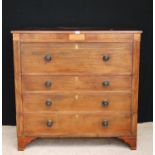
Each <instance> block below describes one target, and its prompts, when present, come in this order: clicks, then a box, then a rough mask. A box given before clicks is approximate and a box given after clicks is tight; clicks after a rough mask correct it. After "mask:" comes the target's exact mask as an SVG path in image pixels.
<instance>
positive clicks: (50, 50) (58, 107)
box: [12, 30, 141, 150]
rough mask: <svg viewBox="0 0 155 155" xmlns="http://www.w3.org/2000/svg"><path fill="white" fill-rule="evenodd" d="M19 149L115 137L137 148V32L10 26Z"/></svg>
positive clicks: (138, 39)
mask: <svg viewBox="0 0 155 155" xmlns="http://www.w3.org/2000/svg"><path fill="white" fill-rule="evenodd" d="M12 33H13V47H14V75H15V94H16V122H17V139H18V149H19V150H24V147H25V146H26V144H28V143H29V142H31V141H32V140H34V139H36V138H41V137H117V138H119V139H121V140H123V141H125V142H126V143H128V144H129V146H130V147H131V149H136V134H137V109H138V81H139V80H138V79H139V54H140V37H141V31H73V30H68V31H60V30H59V31H47V30H46V31H37V30H35V31H28V30H27V31H13V32H12Z"/></svg>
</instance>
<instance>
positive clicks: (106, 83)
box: [102, 80, 110, 87]
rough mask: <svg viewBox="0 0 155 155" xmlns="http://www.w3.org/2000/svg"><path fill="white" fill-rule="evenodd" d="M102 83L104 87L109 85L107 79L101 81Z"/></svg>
mask: <svg viewBox="0 0 155 155" xmlns="http://www.w3.org/2000/svg"><path fill="white" fill-rule="evenodd" d="M102 85H103V86H104V87H108V86H109V85H110V82H109V81H108V80H105V81H103V83H102Z"/></svg>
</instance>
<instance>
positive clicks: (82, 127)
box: [24, 112, 131, 137]
mask: <svg viewBox="0 0 155 155" xmlns="http://www.w3.org/2000/svg"><path fill="white" fill-rule="evenodd" d="M48 120H52V121H53V125H52V126H51V127H48V126H47V121H48ZM104 120H108V122H109V126H108V128H105V127H103V126H102V121H104ZM130 123H131V119H130V113H123V114H119V113H116V114H115V115H114V112H112V113H110V112H109V113H97V112H95V113H78V112H76V113H61V114H59V113H58V112H57V113H50V114H39V113H35V114H24V135H31V136H39V135H40V136H48V135H49V136H80V137H81V136H84V137H88V136H97V137H98V136H119V135H120V136H121V135H130V131H131V130H130V127H131V126H130Z"/></svg>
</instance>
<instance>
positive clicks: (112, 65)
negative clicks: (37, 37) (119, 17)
mask: <svg viewBox="0 0 155 155" xmlns="http://www.w3.org/2000/svg"><path fill="white" fill-rule="evenodd" d="M21 60H22V61H21V62H22V72H23V73H59V74H60V73H72V74H73V73H81V74H82V73H83V74H89V73H96V74H99V73H102V74H117V75H118V74H128V75H129V74H131V67H132V65H131V64H132V44H130V43H91V44H90V43H61V44H60V43H27V44H26V43H24V44H21Z"/></svg>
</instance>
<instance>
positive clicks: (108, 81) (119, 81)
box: [22, 75, 131, 91]
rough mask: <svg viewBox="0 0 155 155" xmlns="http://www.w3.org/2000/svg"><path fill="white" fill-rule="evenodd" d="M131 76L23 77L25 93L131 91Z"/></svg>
mask: <svg viewBox="0 0 155 155" xmlns="http://www.w3.org/2000/svg"><path fill="white" fill-rule="evenodd" d="M130 88H131V77H130V76H64V75H63V76H37V75H33V76H22V90H23V91H69V90H72V91H130Z"/></svg>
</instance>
